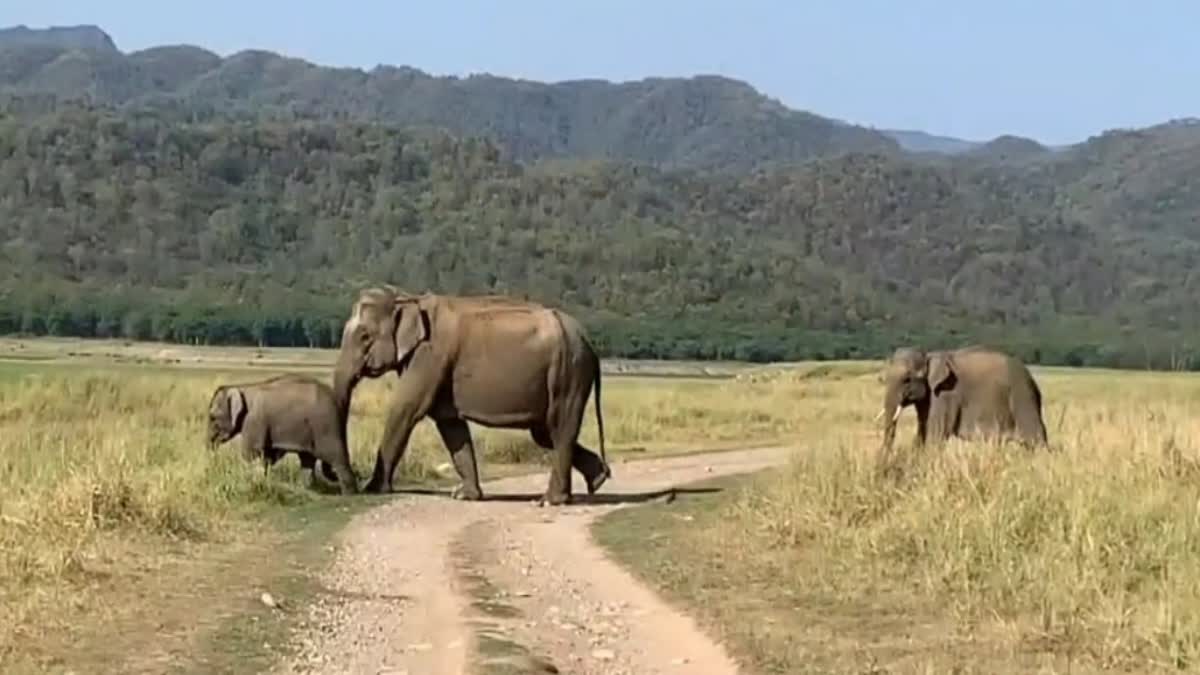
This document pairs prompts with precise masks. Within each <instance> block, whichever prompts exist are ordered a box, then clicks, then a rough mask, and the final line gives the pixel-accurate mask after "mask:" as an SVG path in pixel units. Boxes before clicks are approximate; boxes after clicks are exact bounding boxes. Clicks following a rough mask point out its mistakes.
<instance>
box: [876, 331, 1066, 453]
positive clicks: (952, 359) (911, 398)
mask: <svg viewBox="0 0 1200 675" xmlns="http://www.w3.org/2000/svg"><path fill="white" fill-rule="evenodd" d="M883 382H884V396H883V410H882V411H880V413H879V416H878V417H876V419H878V418H879V417H883V418H884V419H885V420H886V422H885V426H884V431H883V447H884V449H885V450H886V449H891V447H892V443H893V441H894V440H895V435H896V420H897V419H898V418H899V417H900V412H901V410H903V408H904V407H906V406H909V405H911V406H914V407H916V409H917V437H916V442H917V444H923V443H924V442H925V441H926V439H927V438H931V439H932V440H933V441H935V442H941V441H944V440H946V439H947V438H949V437H950V436H958V437H960V438H964V439H984V438H997V437H1000V438H1016V439H1017V440H1020V441H1021V442H1022V443H1024V444H1026V445H1036V446H1045V445H1046V426H1045V424H1044V423H1043V422H1042V392H1041V390H1040V389H1039V388H1038V385H1037V382H1035V381H1034V379H1033V376H1032V375H1031V374H1030V373H1029V369H1028V368H1026V367H1025V364H1024V363H1022V362H1021V361H1020V360H1019V359H1017V358H1016V357H1013V356H1010V355H1008V354H1005V353H1002V352H999V351H996V350H993V349H988V348H986V347H979V346H974V347H966V348H963V349H957V350H953V351H937V352H931V353H929V354H926V353H925V352H923V351H921V350H919V349H914V348H909V347H903V348H900V349H897V350H896V351H895V353H894V354H892V357H891V358H890V359H888V362H887V365H886V368H885V370H884V375H883Z"/></svg>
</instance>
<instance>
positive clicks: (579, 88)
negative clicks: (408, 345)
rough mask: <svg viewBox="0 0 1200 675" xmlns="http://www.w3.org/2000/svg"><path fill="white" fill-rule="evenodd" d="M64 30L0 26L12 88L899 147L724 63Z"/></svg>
mask: <svg viewBox="0 0 1200 675" xmlns="http://www.w3.org/2000/svg"><path fill="white" fill-rule="evenodd" d="M64 30H67V29H58V28H54V29H47V30H46V31H43V32H40V33H39V32H38V31H31V30H30V29H26V28H21V29H9V30H7V31H5V32H4V33H3V34H0V61H2V62H3V65H0V92H3V93H8V94H49V95H52V96H55V97H58V98H79V97H82V96H88V97H90V98H91V99H92V100H94V101H97V102H102V103H108V104H116V105H127V104H134V105H139V104H151V103H165V102H184V103H187V104H189V105H198V106H208V107H212V108H215V109H218V110H237V109H248V110H263V109H276V110H279V111H281V112H288V111H291V112H295V113H299V114H303V115H306V116H316V117H327V118H328V117H337V118H348V119H363V120H384V121H388V122H393V123H397V124H401V125H404V126H438V127H443V128H445V129H447V130H448V131H450V132H452V133H455V134H459V135H479V136H488V137H491V138H493V139H495V140H496V141H498V142H499V143H500V144H501V146H502V147H504V148H505V150H506V151H507V153H508V154H509V155H510V156H511V157H513V158H515V159H518V160H537V159H544V158H581V159H623V160H632V161H637V162H644V163H648V164H654V165H660V166H665V167H684V168H710V169H726V170H734V171H744V170H748V169H752V168H757V167H762V166H767V165H772V164H780V163H784V164H786V163H796V162H802V161H806V160H809V159H813V158H818V157H829V156H834V155H838V154H842V153H846V152H874V153H885V154H886V153H893V152H898V151H900V145H899V144H898V143H897V142H896V141H895V140H894V139H892V138H891V137H889V136H887V135H886V134H884V133H881V132H879V131H876V130H872V129H867V128H864V127H860V126H854V125H843V124H838V123H835V122H834V121H833V120H830V119H828V118H825V117H821V116H819V115H815V114H813V113H809V112H804V111H797V110H792V109H790V108H788V107H787V106H785V105H783V104H782V103H780V102H779V101H777V100H775V99H772V98H770V97H768V96H765V95H763V94H762V93H760V92H758V91H757V90H755V89H754V88H753V87H751V86H750V85H748V84H746V83H745V82H741V81H738V80H733V79H729V78H726V77H720V76H715V75H699V76H695V77H689V78H646V79H642V80H637V81H632V82H622V83H612V82H607V81H602V80H574V81H565V82H557V83H553V84H546V83H541V82H532V81H527V80H517V79H510V78H504V77H497V76H493V75H472V76H469V77H465V78H459V77H439V76H433V75H429V74H427V73H425V72H422V71H420V70H417V69H415V68H410V67H396V66H377V67H375V68H373V69H371V70H370V71H364V70H360V69H355V68H331V67H324V66H319V65H315V64H312V63H310V62H308V61H304V60H302V59H297V58H291V57H286V56H281V55H278V54H275V53H272V52H268V51H263V50H244V51H240V52H238V53H235V54H232V55H230V56H228V57H224V58H222V57H220V56H219V55H217V54H214V53H212V52H210V51H207V50H205V49H202V48H199V47H194V46H184V45H176V46H162V47H154V48H151V49H146V50H141V51H136V52H131V53H128V54H126V53H122V52H120V51H119V50H117V49H116V48H115V45H114V43H113V41H112V39H111V38H109V37H108V36H107V35H104V34H103V31H100V35H103V38H101V37H100V36H99V35H95V31H99V29H88V30H87V31H86V32H84V33H80V32H78V31H80V30H82V29H70V31H68V32H65V33H64ZM71 31H75V32H71ZM85 36H91V37H89V38H88V39H83V38H84V37H85Z"/></svg>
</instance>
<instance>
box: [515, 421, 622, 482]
mask: <svg viewBox="0 0 1200 675" xmlns="http://www.w3.org/2000/svg"><path fill="white" fill-rule="evenodd" d="M530 436H532V437H533V442H534V443H537V444H538V445H539V446H540V447H542V448H545V449H546V450H553V449H554V442H553V441H551V440H550V432H549V431H547V430H546V428H545V427H543V426H535V427H533V428H532V429H530ZM571 466H572V467H574V468H575V470H576V471H578V472H579V473H581V474H583V479H584V480H585V481H586V482H587V490H588V494H590V495H591V494H596V491H597V490H599V489H600V486H601V485H604V482H605V481H607V480H608V479H609V478H610V477H611V476H612V473H611V472H610V471H609V468H608V466H607V465H605V464H604V462H603V461H602V460H601V459H600V455H598V454H596V453H595V452H593V451H592V450H590V449H588V448H587V447H586V446H584V445H583V444H581V443H579V442H576V443H575V445H574V448H573V449H572V451H571Z"/></svg>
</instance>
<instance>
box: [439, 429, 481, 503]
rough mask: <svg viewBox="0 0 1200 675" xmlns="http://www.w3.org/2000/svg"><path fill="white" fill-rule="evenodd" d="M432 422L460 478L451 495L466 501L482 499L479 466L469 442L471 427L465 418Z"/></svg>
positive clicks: (471, 444)
mask: <svg viewBox="0 0 1200 675" xmlns="http://www.w3.org/2000/svg"><path fill="white" fill-rule="evenodd" d="M434 423H435V424H436V425H437V430H438V433H439V434H441V436H442V442H443V443H445V444H446V449H447V450H449V451H450V460H451V461H452V462H454V470H455V471H457V472H458V477H459V478H460V479H461V480H462V482H461V483H459V485H458V487H456V488H454V492H453V493H452V494H451V496H452V497H454V498H455V499H463V500H466V501H476V500H480V499H483V489H482V488H481V487H480V486H479V467H478V466H477V465H476V463H475V444H474V443H472V442H471V428H470V427H468V426H467V422H466V420H463V419H460V418H457V417H447V418H442V419H437V420H434Z"/></svg>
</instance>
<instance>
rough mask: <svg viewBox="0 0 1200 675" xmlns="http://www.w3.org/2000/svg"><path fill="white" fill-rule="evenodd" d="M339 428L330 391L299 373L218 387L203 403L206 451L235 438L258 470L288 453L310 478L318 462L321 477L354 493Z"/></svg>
mask: <svg viewBox="0 0 1200 675" xmlns="http://www.w3.org/2000/svg"><path fill="white" fill-rule="evenodd" d="M345 429H346V425H345V420H343V419H341V413H340V411H339V410H338V405H337V401H336V399H335V398H334V395H333V390H332V389H331V388H330V387H329V385H327V384H325V383H323V382H320V381H318V380H316V379H313V378H311V377H307V376H304V375H281V376H278V377H273V378H270V379H267V380H262V381H260V382H252V383H248V384H238V385H221V386H219V387H217V389H216V391H214V392H213V395H212V400H211V401H210V402H209V404H208V442H209V447H213V448H215V447H216V446H217V445H219V444H221V443H225V442H226V441H229V440H230V439H232V438H233V437H234V436H237V435H238V434H241V436H242V455H243V456H244V457H245V458H246V459H248V460H249V459H254V458H255V457H256V456H261V457H262V458H263V470H264V471H266V470H267V469H268V468H270V466H271V465H272V464H274V463H275V462H277V461H279V458H280V457H282V456H283V455H285V454H286V453H288V452H294V453H296V454H297V455H299V456H300V465H301V466H303V467H304V468H306V469H309V470H310V471H311V472H312V474H311V479H312V480H315V479H316V471H317V468H316V464H317V462H318V461H319V462H321V464H322V466H321V471H322V473H323V474H324V475H325V477H326V478H327V479H329V480H330V481H334V482H337V483H338V484H339V486H340V487H341V491H342V494H350V493H354V492H357V491H358V477H357V476H356V475H355V474H354V469H353V468H351V466H350V453H349V450H348V449H347V447H346V435H345ZM331 468H332V472H331V471H330V469H331Z"/></svg>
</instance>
